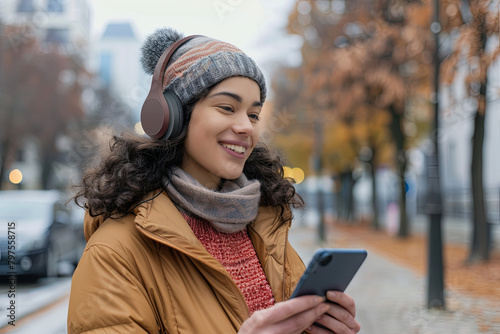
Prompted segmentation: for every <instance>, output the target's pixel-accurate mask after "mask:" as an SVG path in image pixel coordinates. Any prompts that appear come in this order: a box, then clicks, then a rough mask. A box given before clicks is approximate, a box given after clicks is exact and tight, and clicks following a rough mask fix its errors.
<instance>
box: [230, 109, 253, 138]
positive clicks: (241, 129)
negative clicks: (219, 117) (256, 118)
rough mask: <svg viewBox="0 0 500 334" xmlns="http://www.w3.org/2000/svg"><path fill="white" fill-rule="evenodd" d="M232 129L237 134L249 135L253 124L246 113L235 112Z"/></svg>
mask: <svg viewBox="0 0 500 334" xmlns="http://www.w3.org/2000/svg"><path fill="white" fill-rule="evenodd" d="M233 131H234V132H235V133H237V134H239V135H247V136H250V135H251V134H252V132H253V131H254V125H253V123H252V121H250V118H249V117H248V115H247V113H240V114H235V120H234V123H233Z"/></svg>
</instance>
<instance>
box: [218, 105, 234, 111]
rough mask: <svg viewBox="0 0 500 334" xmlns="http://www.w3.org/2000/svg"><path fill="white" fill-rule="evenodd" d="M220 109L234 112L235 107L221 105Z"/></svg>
mask: <svg viewBox="0 0 500 334" xmlns="http://www.w3.org/2000/svg"><path fill="white" fill-rule="evenodd" d="M219 108H220V109H222V110H224V111H228V112H234V109H233V107H229V106H219Z"/></svg>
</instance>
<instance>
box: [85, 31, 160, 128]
mask: <svg viewBox="0 0 500 334" xmlns="http://www.w3.org/2000/svg"><path fill="white" fill-rule="evenodd" d="M141 45H142V39H141V38H140V37H139V36H138V35H137V33H136V32H135V29H134V26H133V25H132V23H130V22H112V23H108V25H107V26H106V28H105V29H104V32H103V33H102V36H101V37H100V38H99V40H98V41H96V43H95V45H93V50H92V54H93V56H92V65H91V68H92V71H93V72H94V73H96V74H97V75H98V78H99V85H101V86H102V87H105V88H107V89H109V90H110V92H111V93H112V94H113V96H114V97H115V98H117V99H118V100H120V101H121V102H123V103H125V104H126V105H127V106H128V107H129V109H130V110H131V112H132V115H131V117H132V118H133V119H134V120H135V121H139V116H140V111H141V107H142V103H143V102H144V100H145V99H146V96H147V93H148V91H149V85H150V83H151V79H150V78H149V77H148V76H147V75H146V74H145V73H144V71H143V70H142V68H141V64H140V48H141Z"/></svg>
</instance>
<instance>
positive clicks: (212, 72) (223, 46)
mask: <svg viewBox="0 0 500 334" xmlns="http://www.w3.org/2000/svg"><path fill="white" fill-rule="evenodd" d="M183 37H184V36H183V35H182V34H181V33H179V32H177V31H176V30H174V29H171V28H162V29H157V30H156V31H155V32H154V33H153V34H151V35H150V36H148V38H147V39H146V41H145V43H144V45H143V46H142V58H141V63H142V67H143V68H144V71H146V73H148V74H153V73H154V70H155V67H156V64H157V63H158V60H159V59H160V57H161V55H162V54H163V52H164V51H165V49H166V48H168V47H169V46H170V45H171V44H172V43H175V42H176V41H178V40H180V39H182V38H183ZM234 76H243V77H247V78H250V79H252V80H254V81H255V82H256V83H257V84H258V85H259V87H260V100H261V102H264V100H265V99H266V83H265V80H264V75H263V74H262V72H261V71H260V69H259V68H258V67H257V65H256V64H255V62H254V61H253V59H252V58H250V57H248V56H247V55H246V54H244V53H243V51H241V50H240V49H238V48H237V47H235V46H234V45H231V44H229V43H226V42H222V41H219V40H216V39H213V38H210V37H205V36H200V37H195V38H193V39H191V40H189V41H188V42H186V43H184V44H183V45H182V46H181V47H179V48H178V49H177V50H176V51H175V52H174V54H173V55H172V57H171V58H170V61H169V63H168V66H167V69H166V71H165V75H164V77H163V90H164V91H165V90H168V91H171V92H173V93H175V94H176V95H177V96H178V97H179V99H180V101H181V103H182V105H187V104H188V103H191V102H193V101H195V100H197V99H199V98H200V97H201V96H203V95H204V94H206V93H207V92H208V90H209V89H211V88H212V87H213V86H214V85H216V84H218V83H219V82H221V81H222V80H224V79H227V78H230V77H234Z"/></svg>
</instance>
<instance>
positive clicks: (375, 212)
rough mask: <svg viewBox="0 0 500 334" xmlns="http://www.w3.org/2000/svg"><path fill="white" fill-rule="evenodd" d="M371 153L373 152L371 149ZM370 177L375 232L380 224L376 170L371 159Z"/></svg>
mask: <svg viewBox="0 0 500 334" xmlns="http://www.w3.org/2000/svg"><path fill="white" fill-rule="evenodd" d="M372 152H375V150H374V149H372ZM374 155H375V154H374ZM369 163H370V175H371V178H372V227H373V229H375V230H378V229H380V223H379V221H378V205H377V204H378V197H377V170H376V168H375V163H374V161H373V158H372V159H371V160H370V162H369Z"/></svg>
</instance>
